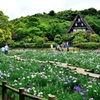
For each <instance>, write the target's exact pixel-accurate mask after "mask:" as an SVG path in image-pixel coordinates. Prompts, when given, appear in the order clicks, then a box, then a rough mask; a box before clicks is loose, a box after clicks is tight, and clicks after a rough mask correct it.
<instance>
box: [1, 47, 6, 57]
mask: <svg viewBox="0 0 100 100" xmlns="http://www.w3.org/2000/svg"><path fill="white" fill-rule="evenodd" d="M1 51H2V55H4V54H5V47H2V48H1Z"/></svg>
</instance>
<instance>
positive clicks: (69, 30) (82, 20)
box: [66, 14, 95, 33]
mask: <svg viewBox="0 0 100 100" xmlns="http://www.w3.org/2000/svg"><path fill="white" fill-rule="evenodd" d="M78 18H80V19H81V22H82V23H83V24H84V26H85V28H86V30H90V33H95V32H94V31H93V29H92V28H91V27H90V26H89V24H88V23H87V22H86V20H84V18H83V17H82V16H81V15H79V14H78V15H77V16H76V17H75V19H74V21H73V22H72V24H71V26H70V27H69V29H68V30H67V32H66V33H72V29H73V28H74V25H75V23H76V22H77V19H78ZM75 28H76V26H75ZM77 28H78V26H77Z"/></svg>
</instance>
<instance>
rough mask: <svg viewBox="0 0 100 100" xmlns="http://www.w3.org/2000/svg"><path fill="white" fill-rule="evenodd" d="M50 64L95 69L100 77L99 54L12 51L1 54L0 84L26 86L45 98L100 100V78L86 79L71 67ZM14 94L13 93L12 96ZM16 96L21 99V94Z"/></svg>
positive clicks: (28, 89) (86, 77)
mask: <svg viewBox="0 0 100 100" xmlns="http://www.w3.org/2000/svg"><path fill="white" fill-rule="evenodd" d="M38 60H40V61H45V62H46V63H42V62H38ZM49 61H55V62H63V63H66V66H67V65H68V64H71V65H73V66H75V67H81V68H87V69H94V73H98V74H100V53H99V52H93V51H87V52H57V51H50V50H48V51H46V50H9V53H8V55H2V54H0V83H2V81H3V80H6V81H7V82H8V85H9V86H11V87H14V88H16V89H19V88H20V87H24V88H25V91H26V92H27V93H29V94H32V95H34V96H39V97H43V98H48V94H52V95H55V96H56V99H57V100H99V99H100V78H99V79H96V78H92V77H89V76H84V75H81V74H78V73H76V72H74V71H73V70H71V69H70V68H67V69H64V68H61V67H58V66H57V65H53V64H50V63H49ZM0 89H1V88H0ZM11 94H12V92H11V91H9V92H8V95H11ZM13 94H14V93H13ZM14 95H15V97H16V100H18V98H17V94H14Z"/></svg>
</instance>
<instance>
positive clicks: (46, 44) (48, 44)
mask: <svg viewBox="0 0 100 100" xmlns="http://www.w3.org/2000/svg"><path fill="white" fill-rule="evenodd" d="M51 44H52V45H53V47H54V46H55V43H44V44H43V48H50V45H51Z"/></svg>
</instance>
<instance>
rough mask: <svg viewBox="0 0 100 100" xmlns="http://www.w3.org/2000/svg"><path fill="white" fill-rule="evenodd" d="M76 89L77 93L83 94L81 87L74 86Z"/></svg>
mask: <svg viewBox="0 0 100 100" xmlns="http://www.w3.org/2000/svg"><path fill="white" fill-rule="evenodd" d="M74 89H75V90H76V91H77V92H81V90H82V89H81V88H80V87H79V86H74Z"/></svg>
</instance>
